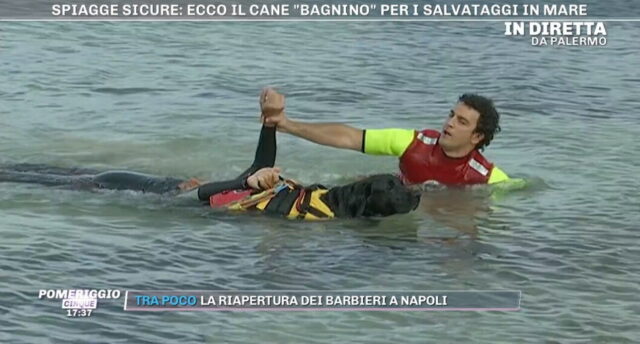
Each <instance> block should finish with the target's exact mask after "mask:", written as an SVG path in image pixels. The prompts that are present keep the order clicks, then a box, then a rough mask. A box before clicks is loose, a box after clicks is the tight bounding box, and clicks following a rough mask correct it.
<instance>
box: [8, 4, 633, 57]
mask: <svg viewBox="0 0 640 344" xmlns="http://www.w3.org/2000/svg"><path fill="white" fill-rule="evenodd" d="M21 20H47V21H56V20H63V21H91V20H109V21H119V20H120V21H130V20H134V21H147V20H151V21H157V20H162V21H182V20H187V21H203V20H206V21H326V20H330V21H354V20H355V21H469V22H471V21H491V22H495V23H494V25H496V27H497V28H498V29H499V30H502V32H503V33H504V36H508V37H509V38H514V39H521V38H528V39H529V41H530V43H531V45H534V46H605V45H606V44H607V28H606V25H605V24H606V23H607V22H608V21H640V6H639V5H633V4H632V3H630V2H625V1H622V0H614V1H606V2H605V1H595V0H590V1H567V0H556V1H540V0H532V1H526V0H519V1H494V2H489V1H484V0H482V1H474V0H461V1H450V0H444V1H404V0H398V1H384V0H383V1H379V0H372V1H355V0H351V1H349V0H344V1H330V0H324V1H322V0H321V1H309V0H301V1H269V0H262V1H260V0H220V1H211V0H208V1H207V0H202V1H201V0H74V1H58V0H3V1H0V21H21Z"/></svg>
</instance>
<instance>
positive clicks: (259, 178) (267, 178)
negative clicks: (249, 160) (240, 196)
mask: <svg viewBox="0 0 640 344" xmlns="http://www.w3.org/2000/svg"><path fill="white" fill-rule="evenodd" d="M279 180H280V169H279V168H277V167H265V168H262V169H259V170H258V171H256V173H254V174H252V175H251V176H249V178H247V185H248V186H249V187H250V188H252V189H255V190H267V189H271V188H272V187H274V186H276V184H278V181H279Z"/></svg>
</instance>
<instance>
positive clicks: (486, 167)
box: [260, 88, 509, 185]
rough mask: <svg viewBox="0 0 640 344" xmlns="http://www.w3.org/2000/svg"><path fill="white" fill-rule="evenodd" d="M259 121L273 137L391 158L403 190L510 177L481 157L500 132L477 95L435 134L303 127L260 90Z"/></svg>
mask: <svg viewBox="0 0 640 344" xmlns="http://www.w3.org/2000/svg"><path fill="white" fill-rule="evenodd" d="M260 102H261V105H262V107H263V108H264V109H266V111H263V112H262V115H261V118H262V121H263V123H265V124H267V125H275V126H276V127H277V129H278V131H281V132H285V133H289V134H292V135H295V136H298V137H301V138H304V139H306V140H309V141H312V142H315V143H319V144H321V145H326V146H331V147H336V148H346V149H352V150H355V151H360V152H363V153H365V154H372V155H393V156H397V157H399V160H400V163H399V165H400V177H401V178H402V181H403V182H404V183H405V184H408V185H411V184H422V183H426V182H436V183H439V184H444V185H470V184H494V183H498V182H502V181H505V180H508V179H509V177H508V176H507V174H506V173H504V172H503V171H502V170H501V169H499V168H498V167H497V166H495V165H494V164H492V163H491V162H489V160H487V159H486V158H485V157H484V156H483V155H482V154H481V153H480V152H481V151H482V150H484V148H485V147H486V146H488V145H489V144H490V143H491V140H493V137H494V135H495V134H496V133H498V132H499V131H500V125H499V120H500V115H499V114H498V112H497V111H496V109H495V107H494V105H493V102H492V101H491V100H490V99H488V98H485V97H482V96H479V95H476V94H463V95H462V96H461V97H460V98H459V99H458V102H457V103H456V105H455V106H454V108H453V109H451V111H450V112H449V116H448V118H447V119H446V121H445V123H444V126H443V127H442V129H441V130H440V131H436V130H431V129H424V130H421V131H417V130H410V129H366V130H364V129H357V128H354V127H351V126H348V125H344V124H339V123H304V122H299V121H294V120H292V119H290V118H288V117H287V115H286V113H285V111H284V107H285V100H284V96H283V95H281V94H279V93H278V92H276V91H275V90H273V89H270V88H267V89H265V90H263V92H262V95H261V99H260Z"/></svg>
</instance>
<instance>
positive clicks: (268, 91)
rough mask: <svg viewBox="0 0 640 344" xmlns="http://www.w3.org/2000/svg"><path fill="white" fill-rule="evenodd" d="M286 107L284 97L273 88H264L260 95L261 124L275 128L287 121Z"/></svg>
mask: <svg viewBox="0 0 640 344" xmlns="http://www.w3.org/2000/svg"><path fill="white" fill-rule="evenodd" d="M284 106H285V98H284V95H282V94H280V93H278V92H276V90H274V89H273V88H270V87H267V88H264V89H263V90H262V93H260V110H261V111H262V113H261V115H260V120H261V122H262V123H263V124H264V125H266V126H268V127H273V126H278V125H279V124H281V123H282V122H284V121H286V119H287V117H286V115H285V113H284Z"/></svg>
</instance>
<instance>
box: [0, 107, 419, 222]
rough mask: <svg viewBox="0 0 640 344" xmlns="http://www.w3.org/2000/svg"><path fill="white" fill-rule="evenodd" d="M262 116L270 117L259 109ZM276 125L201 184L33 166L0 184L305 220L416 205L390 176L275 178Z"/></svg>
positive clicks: (3, 175) (2, 177) (8, 169)
mask: <svg viewBox="0 0 640 344" xmlns="http://www.w3.org/2000/svg"><path fill="white" fill-rule="evenodd" d="M265 115H271V113H270V112H269V110H265ZM275 158H276V129H275V127H273V126H270V127H269V126H266V125H264V126H263V127H262V129H261V131H260V138H259V140H258V147H257V149H256V154H255V158H254V161H253V164H251V166H250V167H249V168H248V169H247V170H245V171H244V172H243V173H241V174H240V175H239V176H238V177H237V178H235V179H232V180H227V181H220V182H211V183H202V182H201V181H199V180H197V179H189V180H184V179H180V178H172V177H158V176H153V175H148V174H141V173H136V172H128V171H106V172H99V171H95V170H90V169H78V168H60V167H51V166H45V165H35V164H18V165H9V166H3V167H0V182H22V183H37V184H43V185H48V186H62V187H71V188H78V189H89V190H90V189H110V190H133V191H140V192H149V193H156V194H167V195H176V194H180V193H188V192H190V191H193V193H194V194H196V195H197V198H198V199H199V200H200V202H201V203H204V204H208V205H210V206H211V207H214V208H225V209H230V210H257V211H262V212H266V213H270V214H275V215H281V216H285V217H288V218H297V219H305V220H316V219H326V218H334V217H361V216H388V215H393V214H399V213H407V212H409V211H411V210H413V209H415V208H416V207H417V206H418V203H419V201H420V195H419V193H417V192H415V191H413V190H411V189H409V188H407V187H405V186H404V185H403V183H402V181H401V180H400V179H399V178H397V177H395V176H393V175H376V176H371V177H369V178H366V179H364V180H361V181H358V182H355V183H351V184H348V185H344V186H338V187H333V188H330V189H327V188H326V187H324V186H322V185H311V186H308V187H305V186H302V185H299V184H297V183H295V182H293V181H290V180H283V179H282V178H280V169H278V168H274V167H273V166H274V163H275Z"/></svg>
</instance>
